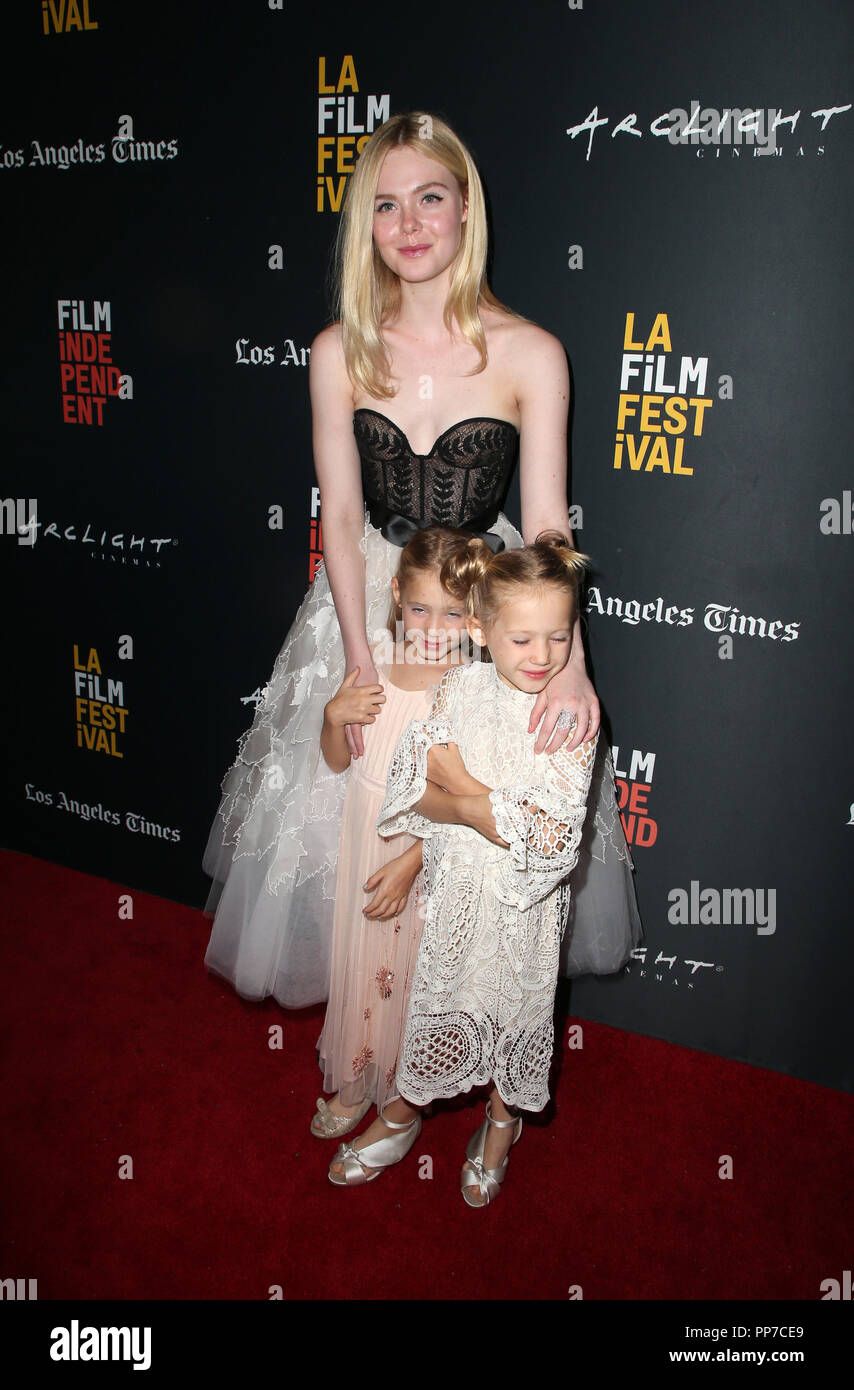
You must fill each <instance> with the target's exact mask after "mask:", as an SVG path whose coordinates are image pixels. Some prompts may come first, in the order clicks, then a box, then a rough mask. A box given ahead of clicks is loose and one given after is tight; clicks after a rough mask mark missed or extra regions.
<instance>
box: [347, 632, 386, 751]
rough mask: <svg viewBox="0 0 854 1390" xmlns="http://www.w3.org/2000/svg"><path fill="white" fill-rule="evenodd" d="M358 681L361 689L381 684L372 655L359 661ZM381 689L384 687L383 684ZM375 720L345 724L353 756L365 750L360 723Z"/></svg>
mask: <svg viewBox="0 0 854 1390" xmlns="http://www.w3.org/2000/svg"><path fill="white" fill-rule="evenodd" d="M350 664H351V663H350V662H349V661H348V662H347V665H348V666H349V665H350ZM356 681H357V682H358V685H357V687H356V688H357V689H359V690H361V689H362V687H363V686H364V687H365V688H366V689H370V688H376V687H377V686H378V685H379V677H378V676H377V668H376V666H375V665H374V663H373V659H372V658H371V656H370V655H367V656H364V657H362V659H361V661H359V663H358V664H357V665H356ZM342 689H343V686H342ZM380 689H382V687H381V686H380ZM339 693H340V692H339ZM382 704H385V696H383V698H382ZM379 712H380V710H379V709H377V710H376V712H375V716H374V717H376V715H377V714H379ZM373 722H374V721H373V719H371V720H367V719H359V720H349V721H347V722H346V723H345V724H344V735H345V737H346V739H347V747H348V748H349V750H350V757H351V758H361V757H362V756H363V754H364V752H365V740H364V739H363V738H362V730H361V728H360V725H361V724H368V723H370V724H372V723H373Z"/></svg>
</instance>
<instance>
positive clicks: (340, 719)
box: [326, 666, 386, 752]
mask: <svg viewBox="0 0 854 1390" xmlns="http://www.w3.org/2000/svg"><path fill="white" fill-rule="evenodd" d="M358 679H359V667H358V666H356V667H355V669H354V670H352V671H350V672H349V674H348V675H346V676H345V677H344V679H343V681H342V682H341V685H340V687H339V689H338V691H337V692H336V694H335V695H333V696H332V699H331V700H330V701H329V703H328V704H327V706H326V719H327V721H328V723H329V724H330V725H331V727H332V728H333V729H335V728H343V729H346V727H347V726H348V725H355V726H356V727H357V728H358V726H359V725H360V724H373V722H374V720H375V719H376V717H377V715H378V714H379V713H380V710H381V709H382V707H383V705H384V704H385V698H386V697H385V695H384V694H383V688H382V686H381V685H360V686H357V685H356V681H357V680H358ZM360 737H361V733H360ZM350 751H351V752H352V749H351V750H350Z"/></svg>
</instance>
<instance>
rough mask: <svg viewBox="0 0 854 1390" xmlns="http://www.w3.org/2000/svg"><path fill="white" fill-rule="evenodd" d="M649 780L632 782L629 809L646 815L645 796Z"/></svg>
mask: <svg viewBox="0 0 854 1390" xmlns="http://www.w3.org/2000/svg"><path fill="white" fill-rule="evenodd" d="M651 786H652V783H651V782H633V783H632V794H631V798H630V800H629V810H630V811H639V812H640V814H641V815H642V816H644V815H646V798H647V793H648V792H649V789H650V787H651Z"/></svg>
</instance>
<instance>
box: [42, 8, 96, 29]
mask: <svg viewBox="0 0 854 1390" xmlns="http://www.w3.org/2000/svg"><path fill="white" fill-rule="evenodd" d="M91 10H92V6H91V5H90V3H89V0H80V3H79V4H78V0H42V33H43V34H70V33H72V32H73V31H74V30H76V31H77V32H78V33H81V34H83V33H88V32H89V31H90V30H92V29H97V28H98V21H97V19H93V17H92V14H91Z"/></svg>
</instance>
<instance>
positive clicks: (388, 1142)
mask: <svg viewBox="0 0 854 1390" xmlns="http://www.w3.org/2000/svg"><path fill="white" fill-rule="evenodd" d="M380 1119H381V1120H382V1122H383V1124H384V1125H387V1126H388V1128H389V1129H396V1130H399V1131H400V1133H399V1134H390V1135H389V1136H388V1138H386V1139H377V1140H375V1141H374V1143H373V1144H366V1145H365V1147H364V1148H363V1149H355V1148H354V1147H353V1145H352V1144H339V1145H338V1148H337V1149H336V1151H335V1157H334V1158H333V1160H332V1163H341V1164H343V1165H344V1176H343V1177H342V1176H341V1174H340V1173H333V1172H332V1166H331V1165H330V1168H329V1174H328V1176H329V1181H330V1182H334V1184H335V1186H336V1187H359V1186H360V1185H361V1184H362V1183H366V1182H373V1180H374V1178H378V1177H379V1175H380V1173H381V1172H382V1171H383V1169H384V1168H390V1167H391V1166H392V1164H394V1163H399V1162H400V1160H401V1159H402V1158H406V1155H407V1154H408V1153H409V1150H410V1149H411V1148H412V1145H413V1144H414V1143H415V1140H416V1139H417V1138H418V1136H419V1134H420V1133H421V1116H420V1115H416V1116H415V1119H414V1120H409V1121H408V1123H407V1124H403V1125H399V1124H395V1123H394V1122H393V1121H392V1120H385V1119H383V1117H382V1115H380ZM368 1168H375V1169H376V1172H374V1173H368V1172H367V1171H366V1169H368Z"/></svg>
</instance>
